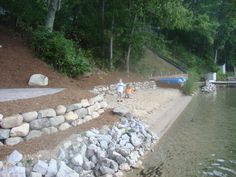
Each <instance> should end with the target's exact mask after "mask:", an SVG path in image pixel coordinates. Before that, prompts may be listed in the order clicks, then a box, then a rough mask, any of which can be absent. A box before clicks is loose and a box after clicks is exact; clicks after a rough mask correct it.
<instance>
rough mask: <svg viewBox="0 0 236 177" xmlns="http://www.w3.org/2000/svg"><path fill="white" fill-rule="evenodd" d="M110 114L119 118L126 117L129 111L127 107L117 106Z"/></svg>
mask: <svg viewBox="0 0 236 177" xmlns="http://www.w3.org/2000/svg"><path fill="white" fill-rule="evenodd" d="M112 112H113V113H114V114H117V115H119V116H124V115H126V114H127V113H129V109H128V108H127V107H124V106H118V107H116V108H114V109H113V110H112Z"/></svg>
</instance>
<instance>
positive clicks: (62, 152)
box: [57, 148, 66, 160]
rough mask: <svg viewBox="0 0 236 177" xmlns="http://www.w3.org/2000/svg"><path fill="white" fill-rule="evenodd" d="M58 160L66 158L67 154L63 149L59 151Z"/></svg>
mask: <svg viewBox="0 0 236 177" xmlns="http://www.w3.org/2000/svg"><path fill="white" fill-rule="evenodd" d="M57 158H58V159H60V160H64V159H65V158H66V152H65V151H64V150H63V149H62V148H60V149H59V151H58V155H57Z"/></svg>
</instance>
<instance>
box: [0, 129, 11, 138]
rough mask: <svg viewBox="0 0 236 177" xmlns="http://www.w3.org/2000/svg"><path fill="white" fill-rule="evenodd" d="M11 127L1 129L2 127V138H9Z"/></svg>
mask: <svg viewBox="0 0 236 177" xmlns="http://www.w3.org/2000/svg"><path fill="white" fill-rule="evenodd" d="M9 135H10V129H1V128H0V140H4V139H7V138H9Z"/></svg>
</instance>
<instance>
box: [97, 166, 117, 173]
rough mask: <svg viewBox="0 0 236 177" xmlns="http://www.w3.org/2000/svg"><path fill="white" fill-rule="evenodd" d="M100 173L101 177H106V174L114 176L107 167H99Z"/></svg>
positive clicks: (112, 171) (111, 170)
mask: <svg viewBox="0 0 236 177" xmlns="http://www.w3.org/2000/svg"><path fill="white" fill-rule="evenodd" d="M100 171H101V173H102V175H106V174H111V175H112V174H114V173H115V171H114V170H113V169H111V168H109V167H106V166H101V167H100Z"/></svg>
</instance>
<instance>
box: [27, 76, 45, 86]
mask: <svg viewBox="0 0 236 177" xmlns="http://www.w3.org/2000/svg"><path fill="white" fill-rule="evenodd" d="M28 84H29V86H46V85H48V77H47V76H45V75H42V74H33V75H31V76H30V79H29V82H28Z"/></svg>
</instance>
